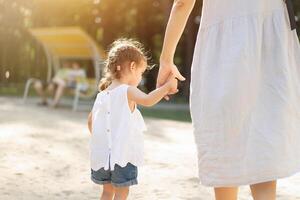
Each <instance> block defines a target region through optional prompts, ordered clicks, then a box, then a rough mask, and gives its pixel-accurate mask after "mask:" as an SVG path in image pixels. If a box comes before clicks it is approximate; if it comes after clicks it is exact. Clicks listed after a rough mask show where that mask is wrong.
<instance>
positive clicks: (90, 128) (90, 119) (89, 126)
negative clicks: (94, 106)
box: [88, 112, 92, 134]
mask: <svg viewBox="0 0 300 200" xmlns="http://www.w3.org/2000/svg"><path fill="white" fill-rule="evenodd" d="M88 128H89V131H90V133H91V134H92V112H90V113H89V116H88Z"/></svg>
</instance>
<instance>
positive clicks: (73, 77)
mask: <svg viewBox="0 0 300 200" xmlns="http://www.w3.org/2000/svg"><path fill="white" fill-rule="evenodd" d="M77 83H80V84H81V88H80V89H81V91H83V92H84V91H86V90H87V89H88V84H87V83H86V73H85V71H84V70H83V69H81V68H80V66H79V65H78V63H76V62H74V63H73V64H72V68H70V67H69V63H67V62H66V63H64V64H63V66H62V68H60V69H59V70H58V71H57V73H56V74H55V76H54V78H53V79H52V80H51V81H50V82H49V83H45V82H42V81H36V82H35V83H34V88H35V89H36V91H37V93H38V94H39V95H40V97H41V98H42V99H41V102H40V103H39V104H40V105H48V102H47V93H50V92H51V93H53V91H54V99H53V102H52V103H51V105H50V106H51V107H57V105H58V103H59V100H60V99H61V97H62V95H63V92H64V89H65V88H72V89H75V88H76V85H77Z"/></svg>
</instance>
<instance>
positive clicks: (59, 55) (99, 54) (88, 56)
mask: <svg viewBox="0 0 300 200" xmlns="http://www.w3.org/2000/svg"><path fill="white" fill-rule="evenodd" d="M29 32H30V33H31V35H32V36H33V37H34V38H35V39H36V40H37V42H38V43H39V44H40V45H41V46H42V47H43V50H44V52H45V55H46V59H47V78H46V81H47V82H49V81H50V80H51V79H52V77H53V74H55V73H56V72H57V71H58V69H59V68H60V67H61V66H60V63H61V62H60V61H61V60H62V59H69V60H72V59H74V60H75V59H76V60H92V61H93V66H94V75H95V76H94V77H93V78H88V83H89V90H88V92H87V93H82V92H81V91H82V90H81V88H82V87H83V85H81V84H80V83H79V84H77V85H76V89H75V93H74V99H73V110H74V111H76V110H77V109H78V105H79V100H80V99H81V98H82V99H90V98H93V97H94V96H95V94H96V92H97V83H98V82H99V80H100V76H101V68H102V63H103V59H104V58H105V52H104V50H103V49H102V48H100V47H99V46H98V45H97V43H96V42H95V41H94V40H93V39H92V38H91V37H90V36H89V35H88V34H87V33H86V32H84V31H83V30H82V29H81V28H79V27H55V28H34V29H30V30H29ZM36 80H39V78H37V77H32V78H29V79H28V80H27V81H26V84H25V90H24V95H23V102H24V103H25V102H26V100H27V97H28V92H29V89H30V86H31V85H32V83H34V82H35V81H36Z"/></svg>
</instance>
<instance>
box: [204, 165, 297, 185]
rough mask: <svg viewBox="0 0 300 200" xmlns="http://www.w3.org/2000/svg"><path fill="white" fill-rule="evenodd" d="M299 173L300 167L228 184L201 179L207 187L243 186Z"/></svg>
mask: <svg viewBox="0 0 300 200" xmlns="http://www.w3.org/2000/svg"><path fill="white" fill-rule="evenodd" d="M297 173H300V167H299V168H298V169H296V170H294V171H292V172H289V173H284V175H283V174H282V175H277V176H266V177H264V178H257V179H256V180H251V181H248V182H246V181H240V182H239V181H237V182H235V183H227V184H220V183H219V184H218V183H216V184H213V183H209V182H208V181H207V182H206V181H201V179H200V184H201V185H203V186H207V187H239V186H243V185H253V184H258V183H264V182H268V181H275V180H278V179H283V178H288V177H291V176H293V175H295V174H297Z"/></svg>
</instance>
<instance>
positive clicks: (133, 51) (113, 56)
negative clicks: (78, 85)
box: [99, 38, 148, 91]
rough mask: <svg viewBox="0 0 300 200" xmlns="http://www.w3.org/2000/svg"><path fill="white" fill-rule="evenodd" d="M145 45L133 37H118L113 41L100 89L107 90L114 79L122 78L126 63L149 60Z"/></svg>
mask: <svg viewBox="0 0 300 200" xmlns="http://www.w3.org/2000/svg"><path fill="white" fill-rule="evenodd" d="M147 60H148V58H147V57H146V55H145V53H144V48H143V45H142V44H141V43H139V42H137V41H135V40H132V39H125V38H122V39H118V40H116V41H115V42H113V43H112V45H111V47H110V50H109V52H108V56H107V60H106V62H105V71H104V77H103V78H102V79H101V80H100V84H99V90H100V91H102V90H105V89H106V88H107V87H108V86H109V85H110V84H111V83H112V81H113V80H114V79H119V78H121V71H122V68H123V67H125V65H126V64H128V63H131V62H135V63H137V64H139V63H140V62H141V61H146V62H147Z"/></svg>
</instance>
